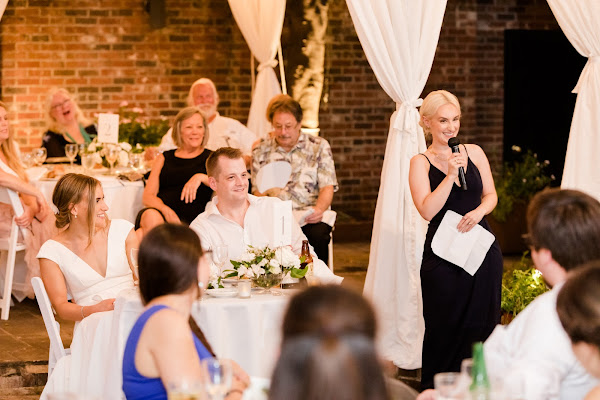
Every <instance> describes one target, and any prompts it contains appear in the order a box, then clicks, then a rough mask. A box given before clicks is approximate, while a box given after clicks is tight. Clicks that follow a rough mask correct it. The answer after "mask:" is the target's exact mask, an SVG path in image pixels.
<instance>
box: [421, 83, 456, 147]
mask: <svg viewBox="0 0 600 400" xmlns="http://www.w3.org/2000/svg"><path fill="white" fill-rule="evenodd" d="M446 104H452V105H453V106H455V107H456V108H457V109H458V113H459V114H460V113H461V111H460V103H459V101H458V98H457V97H456V96H455V95H453V94H452V93H450V92H448V91H446V90H435V91H433V92H431V93H429V94H428V95H427V97H425V99H424V100H423V104H422V105H421V108H420V109H419V115H420V116H421V118H420V119H419V125H421V128H423V132H425V136H427V137H429V136H430V135H431V131H430V129H429V128H427V125H425V122H424V121H423V118H429V117H431V116H432V115H434V114H435V113H436V112H437V110H438V108H440V107H441V106H445V105H446Z"/></svg>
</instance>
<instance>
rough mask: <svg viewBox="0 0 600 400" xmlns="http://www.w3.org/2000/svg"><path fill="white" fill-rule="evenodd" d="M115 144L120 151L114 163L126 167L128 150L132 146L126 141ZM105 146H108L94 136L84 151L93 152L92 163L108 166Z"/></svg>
mask: <svg viewBox="0 0 600 400" xmlns="http://www.w3.org/2000/svg"><path fill="white" fill-rule="evenodd" d="M117 146H119V148H120V151H119V156H118V158H117V161H116V162H115V165H118V166H121V167H126V166H127V165H128V164H129V152H130V151H131V149H132V147H131V145H130V144H129V143H127V142H121V143H118V144H117ZM107 147H108V146H107V144H106V143H98V142H97V141H96V138H94V140H92V142H91V143H90V144H89V145H88V147H87V149H86V152H87V154H93V157H94V164H100V165H102V166H104V167H109V166H110V164H109V162H108V161H107V160H106V153H107Z"/></svg>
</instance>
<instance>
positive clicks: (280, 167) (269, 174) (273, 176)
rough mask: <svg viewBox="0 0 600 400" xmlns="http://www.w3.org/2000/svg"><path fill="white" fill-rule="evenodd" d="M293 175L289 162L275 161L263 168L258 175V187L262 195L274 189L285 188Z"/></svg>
mask: <svg viewBox="0 0 600 400" xmlns="http://www.w3.org/2000/svg"><path fill="white" fill-rule="evenodd" d="M291 175H292V166H291V164H290V163H289V162H287V161H274V162H272V163H269V164H267V165H265V166H263V167H262V168H261V169H260V170H259V171H258V173H257V174H256V187H257V188H258V191H259V192H260V193H264V192H266V191H267V190H269V189H272V188H284V187H285V185H287V183H288V182H289V180H290V176H291Z"/></svg>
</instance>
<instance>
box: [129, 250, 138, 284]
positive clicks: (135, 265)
mask: <svg viewBox="0 0 600 400" xmlns="http://www.w3.org/2000/svg"><path fill="white" fill-rule="evenodd" d="M139 252H140V249H131V250H130V260H131V265H132V266H133V275H134V276H135V279H137V280H138V281H139V280H140V274H139V267H138V254H139Z"/></svg>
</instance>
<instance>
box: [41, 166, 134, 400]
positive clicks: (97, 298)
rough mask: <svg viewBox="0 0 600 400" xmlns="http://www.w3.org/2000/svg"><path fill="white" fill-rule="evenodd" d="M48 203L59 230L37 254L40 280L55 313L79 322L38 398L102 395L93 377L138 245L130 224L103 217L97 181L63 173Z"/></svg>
mask: <svg viewBox="0 0 600 400" xmlns="http://www.w3.org/2000/svg"><path fill="white" fill-rule="evenodd" d="M52 202H53V203H54V205H55V206H56V208H57V209H58V214H57V215H56V227H57V228H59V229H61V228H62V229H63V230H62V231H61V232H60V233H59V234H58V235H57V236H55V237H54V238H53V239H51V240H48V241H47V242H46V243H44V244H43V245H42V247H41V249H40V251H39V253H38V256H37V257H38V258H39V259H40V269H41V275H42V280H43V281H44V286H45V287H46V291H47V292H48V297H49V298H50V302H51V303H52V306H53V307H54V309H55V310H56V313H57V314H58V315H59V316H60V317H61V318H63V319H68V320H72V321H79V322H78V323H76V325H75V332H74V334H73V342H72V343H71V355H69V356H66V357H63V358H62V359H61V360H59V362H58V363H57V364H56V367H55V369H54V371H53V373H52V375H51V376H50V377H49V380H48V384H47V385H46V387H45V388H44V392H43V393H42V397H41V398H42V399H45V398H47V397H46V396H47V395H48V393H52V392H62V391H68V392H75V393H81V394H84V393H94V392H98V391H101V389H102V385H104V382H101V381H99V379H97V376H98V370H99V369H100V370H102V369H103V367H104V365H103V364H104V363H105V362H106V360H107V357H108V354H109V353H110V349H109V345H108V343H110V341H109V339H110V338H109V337H110V333H111V331H112V321H113V318H112V314H113V313H112V310H114V304H113V303H114V301H115V297H116V296H117V295H118V294H119V292H121V291H123V290H131V289H133V288H134V283H133V268H132V265H131V262H130V260H129V258H128V256H127V255H128V254H130V251H131V249H132V248H137V247H138V240H137V236H136V235H135V231H134V229H133V224H132V223H130V222H128V221H125V220H119V219H115V220H109V219H108V217H107V215H106V211H107V210H108V207H107V205H106V203H104V193H103V190H102V185H101V184H100V182H99V181H98V180H96V179H94V178H92V177H89V176H86V175H80V174H66V175H65V176H63V177H62V178H61V179H60V180H59V181H58V183H57V185H56V187H55V189H54V193H53V194H52ZM68 294H70V295H71V297H72V301H71V302H69V301H68Z"/></svg>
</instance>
